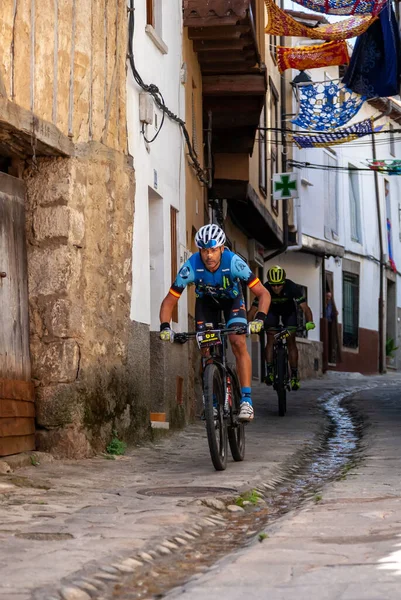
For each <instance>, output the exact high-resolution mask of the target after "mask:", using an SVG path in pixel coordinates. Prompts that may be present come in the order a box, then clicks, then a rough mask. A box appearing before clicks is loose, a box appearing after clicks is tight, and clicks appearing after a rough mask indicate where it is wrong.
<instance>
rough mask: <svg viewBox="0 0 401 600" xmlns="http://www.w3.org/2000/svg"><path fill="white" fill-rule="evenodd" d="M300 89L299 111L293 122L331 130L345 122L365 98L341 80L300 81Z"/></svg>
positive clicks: (318, 129)
mask: <svg viewBox="0 0 401 600" xmlns="http://www.w3.org/2000/svg"><path fill="white" fill-rule="evenodd" d="M298 89H299V94H300V100H299V111H298V115H297V116H296V117H295V119H293V120H292V123H294V125H298V127H302V128H303V129H310V130H315V131H330V130H332V129H337V128H338V127H342V126H343V125H346V123H348V121H350V120H351V119H352V118H353V117H354V116H355V115H356V113H357V112H358V111H359V109H360V108H361V106H362V104H363V103H364V102H365V100H366V98H365V96H360V95H359V94H354V93H353V92H352V91H351V90H350V89H348V88H347V87H346V86H345V85H344V84H343V83H340V82H338V81H324V82H320V83H308V84H306V85H304V84H301V85H299V86H298Z"/></svg>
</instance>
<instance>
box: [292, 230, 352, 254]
mask: <svg viewBox="0 0 401 600" xmlns="http://www.w3.org/2000/svg"><path fill="white" fill-rule="evenodd" d="M301 252H306V253H307V254H314V255H315V256H339V257H340V258H341V257H343V256H344V246H340V245H339V244H333V243H332V242H328V241H326V240H321V239H319V238H315V237H312V236H311V235H305V234H303V235H302V250H301Z"/></svg>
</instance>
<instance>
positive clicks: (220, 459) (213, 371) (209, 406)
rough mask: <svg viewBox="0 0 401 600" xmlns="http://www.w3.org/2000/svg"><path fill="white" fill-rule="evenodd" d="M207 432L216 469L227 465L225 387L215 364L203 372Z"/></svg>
mask: <svg viewBox="0 0 401 600" xmlns="http://www.w3.org/2000/svg"><path fill="white" fill-rule="evenodd" d="M203 385H204V396H205V421H206V433H207V440H208V443H209V450H210V456H211V459H212V463H213V466H214V468H215V469H216V471H224V469H225V468H226V466H227V447H228V446H227V421H226V419H225V418H224V388H223V382H222V379H221V375H220V371H219V369H218V367H217V366H216V365H214V364H209V365H207V366H206V369H205V372H204V374H203Z"/></svg>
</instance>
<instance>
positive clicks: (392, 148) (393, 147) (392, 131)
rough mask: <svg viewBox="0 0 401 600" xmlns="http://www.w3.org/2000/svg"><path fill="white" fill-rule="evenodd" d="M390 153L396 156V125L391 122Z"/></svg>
mask: <svg viewBox="0 0 401 600" xmlns="http://www.w3.org/2000/svg"><path fill="white" fill-rule="evenodd" d="M390 154H391V156H395V140H394V125H393V124H392V123H390Z"/></svg>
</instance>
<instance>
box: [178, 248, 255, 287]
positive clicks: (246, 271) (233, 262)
mask: <svg viewBox="0 0 401 600" xmlns="http://www.w3.org/2000/svg"><path fill="white" fill-rule="evenodd" d="M240 281H243V282H245V283H246V284H247V285H248V287H250V288H252V287H253V286H255V285H256V284H257V283H259V279H258V278H257V277H256V275H254V274H253V273H252V271H251V269H250V268H249V266H248V265H247V264H246V262H245V261H244V260H242V258H241V257H240V256H238V254H234V252H231V251H230V250H228V249H227V248H225V249H224V252H223V254H222V255H221V262H220V265H219V268H218V269H217V270H216V271H214V272H212V271H208V269H207V268H206V267H205V264H204V263H203V261H202V258H201V255H200V252H197V253H196V254H193V255H192V256H191V257H190V258H189V259H188V260H187V261H186V262H185V263H184V264H183V265H182V267H181V269H180V271H179V273H178V275H177V277H176V279H175V281H174V283H173V285H172V286H171V288H170V294H172V295H173V296H175V297H176V298H179V297H180V296H181V294H182V292H183V291H184V289H185V288H186V287H187V285H190V284H194V285H195V292H196V296H197V298H202V297H204V296H212V297H214V298H218V299H223V298H236V297H237V296H239V295H240V293H241V290H240Z"/></svg>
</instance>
